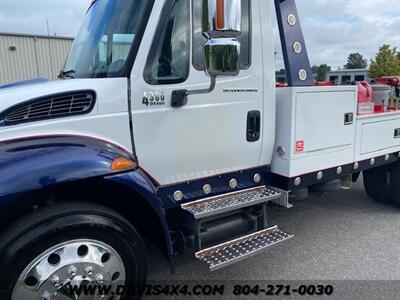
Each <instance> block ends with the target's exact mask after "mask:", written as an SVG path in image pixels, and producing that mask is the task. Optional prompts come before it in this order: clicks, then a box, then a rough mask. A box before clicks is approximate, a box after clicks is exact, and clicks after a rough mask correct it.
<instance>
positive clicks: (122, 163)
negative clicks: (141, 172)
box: [111, 157, 137, 171]
mask: <svg viewBox="0 0 400 300" xmlns="http://www.w3.org/2000/svg"><path fill="white" fill-rule="evenodd" d="M136 166H137V165H136V163H135V162H133V161H131V160H129V159H127V158H124V157H118V158H116V159H114V160H113V162H112V164H111V170H113V171H121V170H127V169H132V168H135V167H136Z"/></svg>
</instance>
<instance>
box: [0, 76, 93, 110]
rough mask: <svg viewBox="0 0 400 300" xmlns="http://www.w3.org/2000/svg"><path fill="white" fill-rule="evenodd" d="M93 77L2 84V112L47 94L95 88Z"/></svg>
mask: <svg viewBox="0 0 400 300" xmlns="http://www.w3.org/2000/svg"><path fill="white" fill-rule="evenodd" d="M96 86H97V85H96V84H95V83H94V81H93V79H68V80H54V81H48V80H43V79H42V80H33V81H22V82H17V83H12V84H7V85H2V86H0V114H1V113H2V112H3V111H4V110H6V109H7V108H10V107H12V106H14V105H16V104H19V103H23V102H25V101H29V100H32V99H35V98H39V97H42V96H46V95H53V94H58V93H64V92H73V91H78V90H87V89H93V90H96Z"/></svg>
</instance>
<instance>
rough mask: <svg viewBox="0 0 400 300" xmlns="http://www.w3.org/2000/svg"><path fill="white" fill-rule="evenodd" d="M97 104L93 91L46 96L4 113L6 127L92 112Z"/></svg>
mask: <svg viewBox="0 0 400 300" xmlns="http://www.w3.org/2000/svg"><path fill="white" fill-rule="evenodd" d="M94 103H95V94H94V92H92V91H82V92H73V93H68V94H58V95H52V96H46V97H42V98H38V99H35V100H31V101H28V102H25V103H23V104H20V105H17V106H15V107H12V108H11V109H9V110H7V111H6V112H5V113H3V114H2V115H3V118H2V119H3V121H4V123H5V124H6V125H11V124H15V123H22V122H32V121H37V120H44V119H53V118H61V117H68V116H74V115H80V114H86V113H89V112H91V110H92V109H93V106H94Z"/></svg>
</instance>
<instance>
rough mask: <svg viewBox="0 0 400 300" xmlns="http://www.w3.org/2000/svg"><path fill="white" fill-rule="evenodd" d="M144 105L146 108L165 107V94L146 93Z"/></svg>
mask: <svg viewBox="0 0 400 300" xmlns="http://www.w3.org/2000/svg"><path fill="white" fill-rule="evenodd" d="M142 103H143V104H144V105H146V106H160V105H165V95H164V93H163V92H144V95H143V102H142Z"/></svg>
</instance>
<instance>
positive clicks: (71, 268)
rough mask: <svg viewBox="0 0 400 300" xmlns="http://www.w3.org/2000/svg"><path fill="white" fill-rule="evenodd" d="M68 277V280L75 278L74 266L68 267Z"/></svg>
mask: <svg viewBox="0 0 400 300" xmlns="http://www.w3.org/2000/svg"><path fill="white" fill-rule="evenodd" d="M68 275H69V278H70V279H73V278H74V277H75V276H76V268H75V266H69V267H68Z"/></svg>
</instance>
